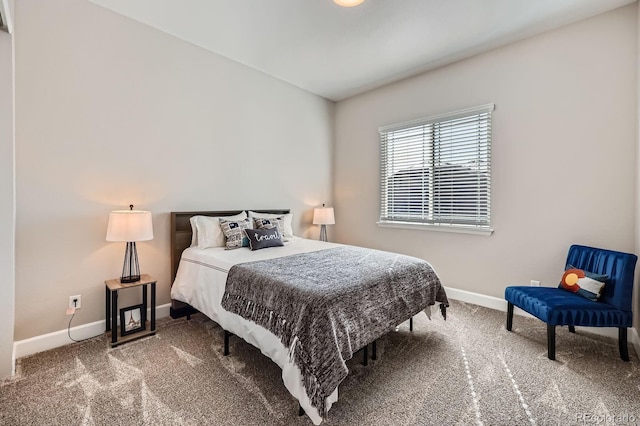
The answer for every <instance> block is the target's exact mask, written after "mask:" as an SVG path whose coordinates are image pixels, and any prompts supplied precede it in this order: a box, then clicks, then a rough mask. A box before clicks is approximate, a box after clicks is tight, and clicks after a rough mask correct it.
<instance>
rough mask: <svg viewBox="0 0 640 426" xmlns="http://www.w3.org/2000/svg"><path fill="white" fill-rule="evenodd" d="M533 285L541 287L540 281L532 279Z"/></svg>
mask: <svg viewBox="0 0 640 426" xmlns="http://www.w3.org/2000/svg"><path fill="white" fill-rule="evenodd" d="M531 287H540V281H537V280H531Z"/></svg>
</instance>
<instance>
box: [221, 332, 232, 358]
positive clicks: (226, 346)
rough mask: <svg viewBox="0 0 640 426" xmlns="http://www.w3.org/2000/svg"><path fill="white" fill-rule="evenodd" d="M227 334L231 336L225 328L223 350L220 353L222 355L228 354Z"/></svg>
mask: <svg viewBox="0 0 640 426" xmlns="http://www.w3.org/2000/svg"><path fill="white" fill-rule="evenodd" d="M229 336H231V333H229V332H228V331H227V330H225V331H224V352H223V353H222V354H223V355H224V356H227V355H229Z"/></svg>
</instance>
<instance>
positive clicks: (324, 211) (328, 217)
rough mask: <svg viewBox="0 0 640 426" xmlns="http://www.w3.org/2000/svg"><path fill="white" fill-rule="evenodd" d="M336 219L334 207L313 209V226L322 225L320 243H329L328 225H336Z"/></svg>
mask: <svg viewBox="0 0 640 426" xmlns="http://www.w3.org/2000/svg"><path fill="white" fill-rule="evenodd" d="M335 223H336V218H335V216H334V214H333V207H325V206H324V204H323V205H322V207H319V208H316V209H313V224H314V225H320V241H327V225H334V224H335Z"/></svg>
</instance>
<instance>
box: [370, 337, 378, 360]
mask: <svg viewBox="0 0 640 426" xmlns="http://www.w3.org/2000/svg"><path fill="white" fill-rule="evenodd" d="M377 343H378V341H377V340H374V341H373V343H372V344H371V359H372V360H374V361H375V360H377V359H378V345H377Z"/></svg>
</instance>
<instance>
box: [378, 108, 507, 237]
mask: <svg viewBox="0 0 640 426" xmlns="http://www.w3.org/2000/svg"><path fill="white" fill-rule="evenodd" d="M493 109H494V105H493V104H489V105H483V106H480V107H476V108H470V109H466V110H462V111H456V112H452V113H448V114H441V115H438V116H434V117H427V118H424V119H420V120H415V121H411V122H407V123H400V124H395V125H391V126H385V127H381V128H380V129H379V132H380V222H381V223H382V224H384V223H390V222H393V223H397V222H405V223H421V224H429V225H444V226H449V227H451V226H460V227H474V228H483V229H489V228H490V225H491V112H492V111H493Z"/></svg>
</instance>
